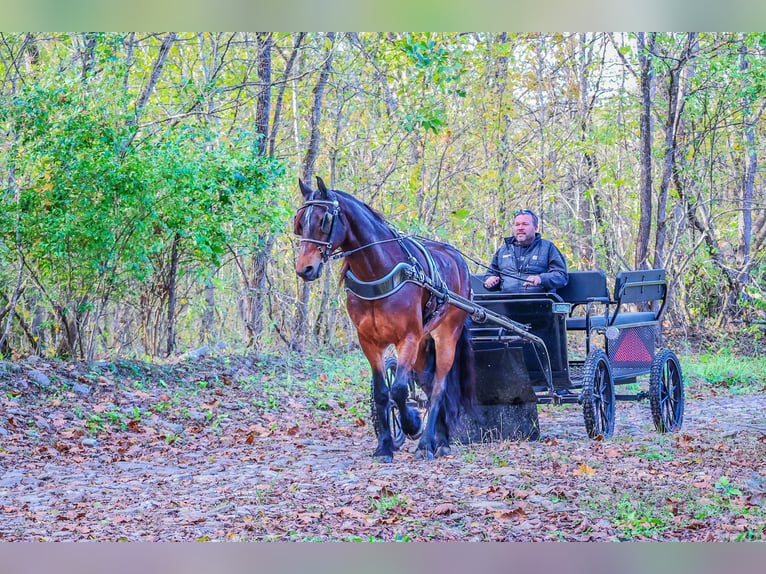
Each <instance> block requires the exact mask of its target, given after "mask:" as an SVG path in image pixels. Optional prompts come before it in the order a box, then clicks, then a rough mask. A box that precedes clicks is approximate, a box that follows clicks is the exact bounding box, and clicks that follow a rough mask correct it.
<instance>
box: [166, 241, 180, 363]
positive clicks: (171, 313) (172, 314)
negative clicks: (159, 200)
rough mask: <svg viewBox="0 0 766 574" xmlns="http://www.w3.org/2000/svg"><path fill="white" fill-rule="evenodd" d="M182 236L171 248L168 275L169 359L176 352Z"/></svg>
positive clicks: (167, 348)
mask: <svg viewBox="0 0 766 574" xmlns="http://www.w3.org/2000/svg"><path fill="white" fill-rule="evenodd" d="M180 242H181V234H180V233H178V232H176V234H175V236H174V237H173V245H172V246H171V248H170V273H169V275H168V315H167V317H168V318H167V345H166V347H165V354H166V355H167V356H168V357H169V356H171V355H172V354H173V353H175V350H176V301H177V296H178V293H177V284H178V281H177V280H178V245H179V244H180Z"/></svg>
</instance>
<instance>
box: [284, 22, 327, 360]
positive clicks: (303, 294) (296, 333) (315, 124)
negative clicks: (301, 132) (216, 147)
mask: <svg viewBox="0 0 766 574" xmlns="http://www.w3.org/2000/svg"><path fill="white" fill-rule="evenodd" d="M327 38H328V39H329V40H330V46H329V48H328V51H327V54H326V56H325V61H324V65H323V66H322V71H321V72H320V74H319V79H318V80H317V83H316V85H315V86H314V91H313V93H314V103H313V105H312V107H311V115H310V117H309V133H310V136H309V145H308V148H307V149H306V155H305V156H304V158H303V169H302V172H301V177H302V178H303V181H305V182H307V183H308V184H309V185H313V183H312V182H311V181H310V180H311V178H312V176H313V175H314V164H315V163H316V159H317V156H318V155H319V140H320V133H319V124H320V121H321V119H322V99H323V97H324V91H325V88H326V86H327V80H328V78H329V77H330V71H331V70H332V56H333V49H334V45H335V33H334V32H328V33H327ZM325 272H326V271H325ZM302 283H303V284H302V286H301V287H302V288H301V289H300V291H299V295H298V306H297V309H296V313H295V318H294V321H293V333H292V334H293V339H292V343H291V347H292V348H293V349H295V350H297V351H299V352H300V351H302V350H303V348H304V345H305V342H306V334H307V331H308V328H307V318H308V300H309V294H310V292H311V291H310V288H309V283H308V282H305V281H304V282H302Z"/></svg>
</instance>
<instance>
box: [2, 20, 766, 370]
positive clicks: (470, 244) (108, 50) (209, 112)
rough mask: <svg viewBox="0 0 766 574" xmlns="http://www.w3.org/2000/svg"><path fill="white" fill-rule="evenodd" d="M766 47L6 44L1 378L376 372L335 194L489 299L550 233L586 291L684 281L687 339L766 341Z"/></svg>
mask: <svg viewBox="0 0 766 574" xmlns="http://www.w3.org/2000/svg"><path fill="white" fill-rule="evenodd" d="M764 54H766V34H750V33H747V34H745V33H693V32H686V33H654V32H637V33H607V32H598V33H494V32H493V33H479V32H477V33H468V32H466V33H450V34H448V33H361V32H360V33H353V32H343V33H341V32H326V33H325V32H311V33H296V32H292V33H277V32H253V33H242V32H238V33H182V32H166V33H76V34H64V33H55V34H52V33H2V34H0V98H1V100H0V125H1V126H2V139H0V181H1V182H2V192H1V193H0V201H1V202H2V209H1V210H0V354H2V355H3V356H4V357H10V358H18V357H24V356H28V355H39V356H46V357H60V358H65V359H71V360H85V361H94V360H98V359H102V358H115V357H131V358H142V359H147V358H148V359H155V358H166V357H170V356H173V355H177V354H180V353H184V352H187V351H189V350H193V349H198V348H200V347H203V346H206V347H209V348H226V349H229V350H251V351H271V352H280V351H282V350H295V351H299V352H312V351H313V350H316V349H320V348H321V349H323V350H325V351H336V352H340V353H342V352H346V351H348V350H350V349H353V348H355V345H356V339H355V333H354V330H353V328H352V326H351V324H350V322H349V320H348V317H347V315H346V312H345V305H344V303H345V295H344V292H343V289H342V287H341V285H340V284H339V282H338V270H339V269H340V263H339V262H336V263H335V264H333V267H332V268H331V269H330V272H329V273H325V274H323V276H322V279H321V280H320V281H317V282H315V283H313V284H309V283H304V282H303V281H302V280H300V279H299V278H298V277H297V276H296V274H295V271H294V259H295V255H296V252H297V246H298V242H297V240H296V239H295V238H294V237H293V235H292V216H293V214H294V212H295V210H296V208H297V207H298V206H299V205H300V202H301V196H300V192H299V189H298V180H299V179H302V180H303V181H305V182H308V183H309V184H311V185H313V183H314V178H315V176H320V177H322V178H323V179H324V181H326V182H327V184H328V185H329V186H331V187H333V188H336V189H341V190H344V191H347V192H350V193H352V194H354V195H355V196H357V197H359V198H360V199H362V200H364V201H365V202H367V203H369V204H370V205H371V206H372V207H373V208H375V209H376V210H378V211H380V212H381V213H383V214H384V215H385V217H386V218H387V219H388V220H389V221H390V222H391V223H392V224H393V225H394V226H395V227H396V228H397V229H399V230H400V231H402V232H403V233H412V234H417V235H421V236H425V237H430V238H436V239H439V240H441V241H445V242H448V243H451V244H453V245H454V246H456V247H457V248H458V249H459V250H460V251H461V252H463V253H464V254H465V255H466V257H467V259H468V261H469V266H470V267H471V270H472V271H473V272H481V271H482V268H481V265H485V264H488V262H489V260H490V259H491V255H492V253H493V252H494V250H495V248H496V247H497V245H498V244H499V242H500V241H501V238H502V237H503V236H505V235H509V234H510V227H511V221H512V213H513V211H514V210H515V209H517V208H522V207H529V208H532V209H534V210H536V211H537V212H538V213H539V215H540V218H541V232H542V234H543V235H544V236H545V237H547V238H549V239H552V240H554V241H555V242H556V243H557V245H558V246H559V247H560V248H561V250H562V252H563V253H564V255H565V256H566V258H567V261H568V264H569V267H570V268H571V269H595V268H598V269H603V270H605V271H606V273H607V275H608V276H610V277H614V275H615V274H616V273H617V272H618V271H620V270H626V269H638V268H655V267H662V268H665V269H666V270H667V273H668V277H669V285H670V303H669V305H668V307H667V312H666V315H665V323H666V325H667V327H668V329H669V331H671V332H674V333H676V334H678V335H679V336H680V337H692V336H700V335H702V336H709V335H710V334H711V333H715V334H721V335H723V336H726V337H732V338H738V339H744V340H749V341H751V342H756V343H758V342H759V341H760V340H761V339H762V337H763V334H764V332H765V329H766V300H764V290H765V289H766V282H765V281H764V275H765V273H766V265H765V262H764V254H765V253H766V186H765V185H764V170H763V168H762V167H761V164H760V163H759V160H760V159H761V158H762V157H763V156H764V154H765V153H766V122H765V121H764V117H763V115H764V109H766V59H765V58H764Z"/></svg>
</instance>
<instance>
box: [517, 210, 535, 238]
mask: <svg viewBox="0 0 766 574" xmlns="http://www.w3.org/2000/svg"><path fill="white" fill-rule="evenodd" d="M535 233H537V227H535V223H534V219H532V216H531V215H529V214H528V213H520V214H519V215H517V216H516V218H515V219H514V220H513V236H514V237H515V238H516V241H518V242H519V243H520V244H521V245H529V244H530V243H532V241H533V240H534V238H535Z"/></svg>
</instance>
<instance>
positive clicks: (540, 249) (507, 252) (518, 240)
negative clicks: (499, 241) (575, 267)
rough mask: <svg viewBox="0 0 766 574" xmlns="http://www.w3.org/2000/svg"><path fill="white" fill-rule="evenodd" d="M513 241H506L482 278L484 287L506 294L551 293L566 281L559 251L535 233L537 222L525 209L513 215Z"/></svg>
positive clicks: (510, 239)
mask: <svg viewBox="0 0 766 574" xmlns="http://www.w3.org/2000/svg"><path fill="white" fill-rule="evenodd" d="M513 216H514V218H513V237H506V238H505V241H504V243H503V245H501V246H500V248H499V249H498V250H497V251H496V252H495V256H494V257H493V258H492V265H491V266H490V268H489V271H488V272H487V273H486V274H485V275H484V287H485V288H487V289H493V290H494V289H498V288H499V289H500V290H501V291H503V292H507V293H543V292H555V291H556V289H558V288H560V287H563V286H564V285H566V284H567V281H568V280H569V274H568V273H567V264H566V261H565V260H564V256H563V255H562V254H561V251H559V250H558V248H557V247H556V246H555V245H554V244H553V243H552V242H551V241H548V240H547V239H543V238H542V237H541V236H540V234H539V233H538V232H537V229H538V223H539V220H538V219H537V215H535V213H534V212H533V211H531V210H529V209H519V210H517V211H515V212H514V214H513Z"/></svg>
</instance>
